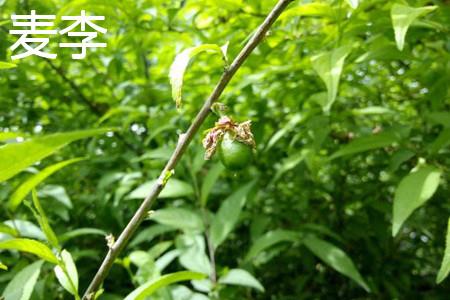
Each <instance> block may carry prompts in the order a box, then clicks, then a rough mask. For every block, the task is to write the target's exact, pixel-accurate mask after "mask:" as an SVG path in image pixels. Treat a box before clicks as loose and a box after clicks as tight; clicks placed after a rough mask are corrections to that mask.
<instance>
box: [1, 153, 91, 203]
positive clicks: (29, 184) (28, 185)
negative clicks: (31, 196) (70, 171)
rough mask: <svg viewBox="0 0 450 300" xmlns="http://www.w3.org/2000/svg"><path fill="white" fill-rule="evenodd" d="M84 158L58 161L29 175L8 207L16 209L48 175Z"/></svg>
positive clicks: (13, 195)
mask: <svg viewBox="0 0 450 300" xmlns="http://www.w3.org/2000/svg"><path fill="white" fill-rule="evenodd" d="M83 159H84V158H74V159H69V160H65V161H62V162H59V163H56V164H54V165H51V166H49V167H47V168H45V169H43V170H42V171H40V172H39V173H37V174H34V175H33V176H31V177H29V178H28V179H27V180H25V181H24V182H23V183H22V184H21V185H20V186H19V187H18V188H17V189H16V191H15V192H14V193H13V194H12V196H11V198H10V199H9V203H8V208H9V209H10V210H11V211H15V210H16V209H17V207H18V206H19V205H20V203H22V201H23V199H24V198H25V197H26V196H27V195H28V193H29V192H30V191H31V190H32V189H34V188H35V187H36V186H37V185H38V184H40V183H41V182H42V181H44V180H45V179H46V178H47V177H49V176H50V175H52V174H53V173H55V172H56V171H58V170H60V169H62V168H64V167H66V166H68V165H70V164H73V163H76V162H79V161H80V160H83Z"/></svg>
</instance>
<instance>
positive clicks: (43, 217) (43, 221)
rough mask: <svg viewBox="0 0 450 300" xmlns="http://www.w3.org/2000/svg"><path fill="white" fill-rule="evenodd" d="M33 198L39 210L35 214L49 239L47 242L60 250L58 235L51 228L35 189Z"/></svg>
mask: <svg viewBox="0 0 450 300" xmlns="http://www.w3.org/2000/svg"><path fill="white" fill-rule="evenodd" d="M32 198H33V205H34V207H35V208H36V210H37V213H36V212H35V216H36V219H37V220H38V222H39V225H40V226H41V229H42V231H43V232H44V234H45V236H46V237H47V241H49V242H50V245H52V246H53V247H55V248H58V247H59V242H58V239H57V238H56V234H55V232H54V231H53V229H52V227H51V226H50V223H49V222H48V219H47V216H46V215H45V212H44V209H43V208H42V206H41V203H40V202H39V199H38V197H37V195H36V191H35V190H34V189H33V191H32ZM33 212H34V211H33Z"/></svg>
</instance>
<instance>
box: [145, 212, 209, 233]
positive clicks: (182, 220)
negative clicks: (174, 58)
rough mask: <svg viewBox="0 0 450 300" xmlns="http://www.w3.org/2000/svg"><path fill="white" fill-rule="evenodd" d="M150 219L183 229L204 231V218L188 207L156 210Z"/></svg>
mask: <svg viewBox="0 0 450 300" xmlns="http://www.w3.org/2000/svg"><path fill="white" fill-rule="evenodd" d="M150 219H152V220H155V221H156V222H158V223H160V224H164V225H168V226H172V227H175V228H179V229H181V230H187V231H203V228H204V225H203V220H202V218H201V217H200V216H199V215H198V214H197V213H196V212H194V211H192V210H189V209H186V208H178V207H171V208H163V209H158V210H157V211H155V212H154V213H153V214H152V215H151V217H150Z"/></svg>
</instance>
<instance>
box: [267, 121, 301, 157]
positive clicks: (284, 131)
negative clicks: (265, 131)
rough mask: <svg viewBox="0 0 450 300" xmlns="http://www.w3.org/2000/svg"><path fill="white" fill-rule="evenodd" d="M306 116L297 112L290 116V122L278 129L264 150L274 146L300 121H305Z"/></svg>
mask: <svg viewBox="0 0 450 300" xmlns="http://www.w3.org/2000/svg"><path fill="white" fill-rule="evenodd" d="M304 120H305V117H304V116H303V115H301V114H295V115H293V116H291V117H290V120H289V122H288V123H287V124H286V125H285V126H284V127H283V128H281V129H278V130H277V131H276V132H275V134H274V135H273V136H272V137H271V138H270V140H269V141H268V142H267V146H266V147H265V148H264V151H268V150H269V149H270V148H272V147H273V146H274V145H275V144H276V143H277V142H278V141H279V140H280V139H281V138H282V137H283V136H285V135H286V134H287V133H288V132H289V131H291V130H293V129H294V128H295V127H296V126H297V125H298V124H299V123H300V122H302V121H304Z"/></svg>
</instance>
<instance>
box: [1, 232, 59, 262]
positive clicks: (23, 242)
mask: <svg viewBox="0 0 450 300" xmlns="http://www.w3.org/2000/svg"><path fill="white" fill-rule="evenodd" d="M0 249H4V250H17V251H21V252H27V253H32V254H34V255H36V256H38V257H40V258H42V259H44V260H46V261H48V262H51V263H53V264H58V259H57V258H56V256H55V255H54V254H53V252H52V250H50V248H48V247H47V246H46V245H45V244H43V243H41V242H38V241H35V240H30V239H23V238H20V239H19V238H18V239H10V240H6V241H2V242H0Z"/></svg>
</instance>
